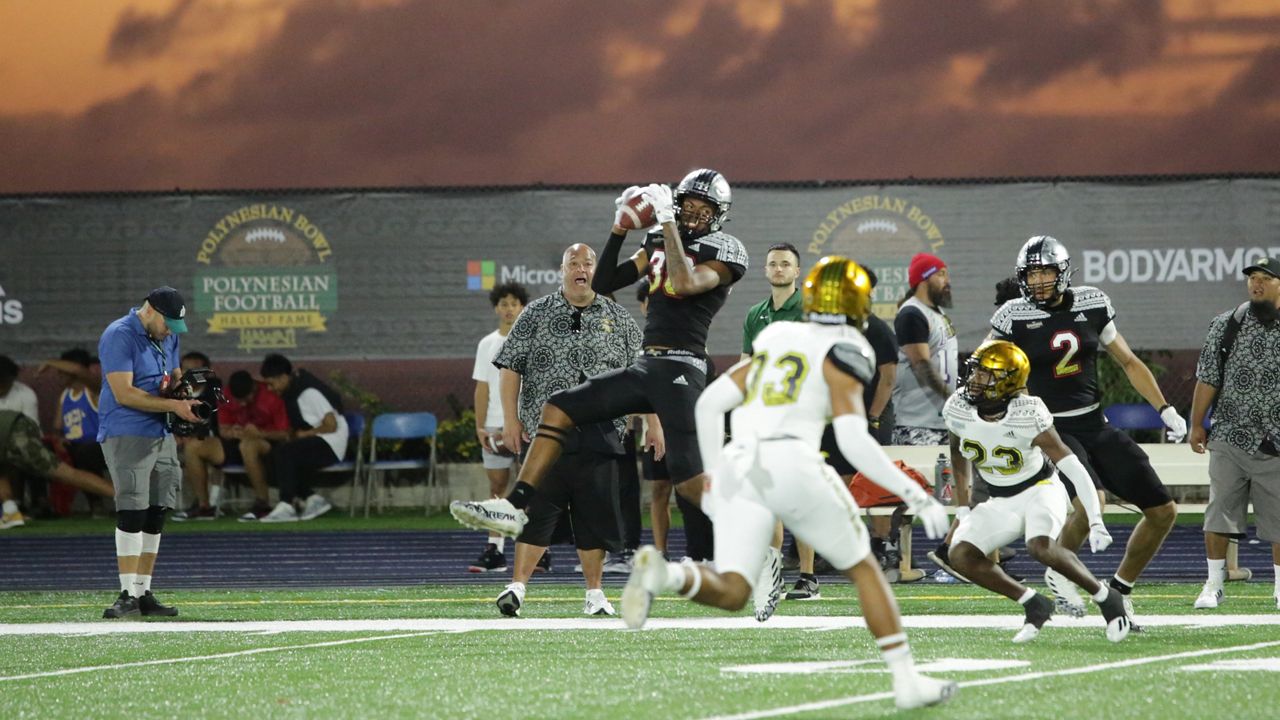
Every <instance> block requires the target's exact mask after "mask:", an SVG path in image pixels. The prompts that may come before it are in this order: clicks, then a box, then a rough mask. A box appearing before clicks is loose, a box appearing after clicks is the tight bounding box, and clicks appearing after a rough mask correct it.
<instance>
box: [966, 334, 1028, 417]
mask: <svg viewBox="0 0 1280 720" xmlns="http://www.w3.org/2000/svg"><path fill="white" fill-rule="evenodd" d="M965 365H966V366H968V370H969V379H968V381H967V382H966V384H965V388H964V398H965V400H968V401H969V402H970V403H972V404H973V406H974V407H976V408H978V409H979V410H982V411H993V410H994V411H998V410H1000V409H1002V408H1003V407H1004V406H1006V405H1008V404H1009V401H1010V400H1012V399H1013V396H1014V395H1017V394H1018V393H1019V392H1020V391H1021V390H1022V389H1023V388H1025V387H1026V386H1027V375H1029V374H1030V373H1031V361H1030V360H1028V359H1027V354H1026V353H1024V352H1022V348H1020V347H1018V346H1017V345H1014V344H1013V343H1011V342H1009V341H1008V340H991V341H989V342H985V343H983V344H982V345H981V346H980V347H979V348H978V349H977V350H975V351H973V355H971V356H970V357H969V359H968V360H967V361H966V362H965Z"/></svg>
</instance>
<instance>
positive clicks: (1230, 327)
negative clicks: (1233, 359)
mask: <svg viewBox="0 0 1280 720" xmlns="http://www.w3.org/2000/svg"><path fill="white" fill-rule="evenodd" d="M1247 312H1249V303H1248V301H1245V302H1242V303H1240V306H1239V307H1237V308H1236V309H1235V312H1233V313H1231V317H1229V318H1227V327H1226V329H1224V330H1223V331H1222V340H1221V341H1219V343H1218V390H1222V386H1223V384H1224V383H1226V378H1227V357H1228V356H1230V355H1231V348H1232V346H1234V345H1235V344H1236V335H1239V334H1240V326H1241V325H1243V324H1244V315H1245V313H1247Z"/></svg>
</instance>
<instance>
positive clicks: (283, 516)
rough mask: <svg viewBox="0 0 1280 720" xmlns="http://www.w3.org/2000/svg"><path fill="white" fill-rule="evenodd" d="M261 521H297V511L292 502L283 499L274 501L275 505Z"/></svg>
mask: <svg viewBox="0 0 1280 720" xmlns="http://www.w3.org/2000/svg"><path fill="white" fill-rule="evenodd" d="M261 522H266V523H270V522H298V511H297V510H296V509H294V507H293V503H287V502H284V501H283V500H282V501H280V502H278V503H276V506H275V507H274V508H272V509H271V512H269V513H267V515H266V517H264V518H262V520H261Z"/></svg>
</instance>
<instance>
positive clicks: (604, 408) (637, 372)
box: [547, 356, 707, 483]
mask: <svg viewBox="0 0 1280 720" xmlns="http://www.w3.org/2000/svg"><path fill="white" fill-rule="evenodd" d="M688 360H690V361H692V360H694V358H688ZM698 363H701V365H700V366H699V364H698ZM704 367H705V361H701V360H698V361H697V362H696V363H695V362H688V361H686V359H684V358H675V357H651V356H641V357H640V358H638V359H637V360H636V362H634V363H632V364H631V365H629V366H628V367H625V368H622V369H620V370H610V371H609V372H607V373H603V374H601V375H597V376H595V377H593V378H591V379H589V380H587V381H586V382H584V383H582V384H581V385H578V386H577V387H574V388H570V389H568V390H562V391H560V392H558V393H556V394H554V395H552V396H551V398H550V399H548V400H547V402H548V403H550V404H552V405H555V406H556V407H557V408H560V409H561V410H562V411H564V414H566V415H568V416H569V417H570V419H572V420H573V422H574V424H575V425H579V426H581V425H584V424H587V423H596V422H601V421H604V420H611V419H613V418H616V417H621V416H623V415H634V414H636V413H655V414H656V415H657V416H658V420H659V421H661V422H662V434H663V436H664V437H665V438H666V441H667V455H666V458H665V462H666V464H667V467H668V468H669V469H670V471H671V472H670V477H671V480H672V481H673V482H675V483H681V482H684V481H685V480H689V479H691V478H694V477H696V476H698V475H700V474H701V473H702V455H701V454H699V452H698V435H697V424H696V423H695V422H694V417H693V406H694V403H696V402H697V401H698V396H699V395H701V394H702V390H703V389H704V388H705V387H706V386H707V375H706V371H705V370H703V369H702V368H704Z"/></svg>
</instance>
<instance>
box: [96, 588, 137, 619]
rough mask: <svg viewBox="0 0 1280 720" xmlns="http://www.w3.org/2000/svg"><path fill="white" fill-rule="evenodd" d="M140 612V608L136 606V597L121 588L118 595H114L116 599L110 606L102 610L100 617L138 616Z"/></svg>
mask: <svg viewBox="0 0 1280 720" xmlns="http://www.w3.org/2000/svg"><path fill="white" fill-rule="evenodd" d="M141 614H142V610H141V609H139V608H138V598H136V597H133V596H132V595H130V594H129V591H128V590H121V591H120V595H119V596H118V597H116V601H115V602H113V603H111V607H109V608H107V609H106V610H103V611H102V617H103V618H106V619H108V620H115V619H118V618H124V617H138V616H139V615H141Z"/></svg>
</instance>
